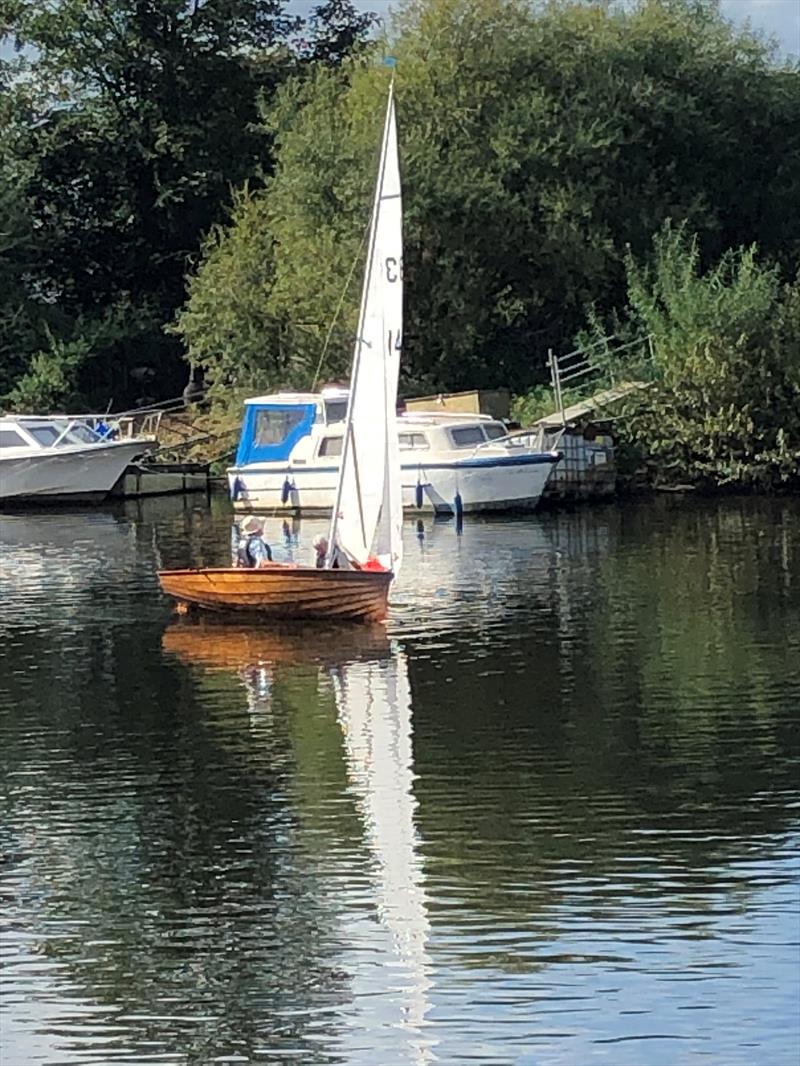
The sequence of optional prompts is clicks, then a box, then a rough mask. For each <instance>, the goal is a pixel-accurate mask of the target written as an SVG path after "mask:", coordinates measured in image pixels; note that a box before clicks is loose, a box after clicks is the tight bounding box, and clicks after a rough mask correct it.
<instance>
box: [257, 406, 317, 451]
mask: <svg viewBox="0 0 800 1066" xmlns="http://www.w3.org/2000/svg"><path fill="white" fill-rule="evenodd" d="M305 417H306V409H305V407H265V408H262V409H261V410H260V411H258V412H257V414H256V424H255V433H254V434H253V439H254V443H255V445H256V447H258V448H261V447H264V446H265V445H270V444H280V443H281V441H284V440H286V438H287V437H288V435H289V434H290V433H291V431H292V430H293V429H294V428H295V426H297V425H299V424H300V423H301V422H302V421H303V419H304V418H305Z"/></svg>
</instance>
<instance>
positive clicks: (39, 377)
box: [8, 331, 91, 414]
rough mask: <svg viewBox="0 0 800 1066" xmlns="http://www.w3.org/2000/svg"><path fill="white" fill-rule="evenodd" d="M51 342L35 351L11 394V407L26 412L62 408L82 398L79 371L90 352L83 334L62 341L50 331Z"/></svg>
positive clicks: (9, 399) (36, 412)
mask: <svg viewBox="0 0 800 1066" xmlns="http://www.w3.org/2000/svg"><path fill="white" fill-rule="evenodd" d="M47 340H48V342H49V346H48V347H47V348H46V349H44V350H42V351H39V352H36V353H35V354H34V356H33V358H32V359H31V361H30V366H29V367H28V370H27V371H26V372H25V374H23V375H22V377H21V378H19V379H18V380H17V382H16V384H15V385H14V388H13V389H12V390H11V392H10V393H9V395H8V404H9V407H10V408H11V410H13V411H21V412H25V413H26V414H38V413H46V412H51V411H59V410H62V409H66V408H68V407H70V406H74V405H75V404H76V403H77V402H78V401H79V393H78V372H79V371H80V370H81V368H82V367H83V366H84V364H85V363H86V360H87V359H88V357H89V355H90V354H91V352H90V348H89V345H88V344H87V342H86V341H85V340H84V339H83V338H80V339H78V340H75V341H62V340H59V339H57V338H56V337H54V336H53V335H52V334H51V333H50V332H49V331H48V335H47Z"/></svg>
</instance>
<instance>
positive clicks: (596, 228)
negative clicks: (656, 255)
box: [178, 0, 800, 390]
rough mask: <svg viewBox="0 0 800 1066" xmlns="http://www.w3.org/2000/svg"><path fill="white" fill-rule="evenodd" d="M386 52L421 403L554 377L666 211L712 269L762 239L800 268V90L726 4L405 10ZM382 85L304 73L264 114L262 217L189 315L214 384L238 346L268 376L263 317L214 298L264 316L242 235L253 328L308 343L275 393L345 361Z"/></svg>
mask: <svg viewBox="0 0 800 1066" xmlns="http://www.w3.org/2000/svg"><path fill="white" fill-rule="evenodd" d="M387 49H391V51H392V52H394V53H395V54H396V56H397V59H398V67H397V70H398V74H397V96H398V116H399V125H400V139H401V157H402V165H403V170H404V184H405V209H406V210H405V244H406V262H405V277H406V292H407V302H406V317H407V328H406V336H405V345H404V374H405V378H406V382H405V384H406V387H407V388H416V389H436V390H439V389H446V388H451V389H456V388H465V387H475V386H492V385H498V384H503V385H510V386H511V387H512V388H513V389H523V388H525V387H527V386H530V385H531V384H534V383H536V382H537V381H538V380H541V379H542V376H543V356H544V352H545V351H546V350H547V348H548V346H553V347H559V346H561V345H563V344H564V343H569V340H570V338H571V337H573V336H574V335H575V334H576V333H577V331H578V330H579V329H580V328H581V326H582V325H583V323H584V320H585V309H586V307H587V305H588V304H590V303H596V304H597V305H598V306H599V307H600V308H601V309H608V308H611V307H613V306H619V305H621V304H622V303H623V302H624V294H625V268H624V260H625V249H626V248H627V247H630V248H631V249H632V250H633V252H634V254H640V255H641V254H644V253H645V251H646V250H647V248H648V247H649V242H650V239H651V236H652V234H653V233H654V232H656V231H657V230H658V228H659V227H660V225H661V224H662V223H663V221H664V220H665V219H669V218H674V219H677V220H679V221H680V220H686V221H687V222H688V224H689V225H690V226H691V227H692V229H693V230H694V231H695V232H697V233H698V235H699V236H698V239H699V247H700V252H701V256H703V257H707V258H708V259H709V260H713V259H716V258H718V257H719V255H721V254H722V253H723V252H724V251H725V249H726V248H729V247H735V246H737V245H739V244H747V243H749V242H751V241H753V240H756V239H758V241H759V244H760V247H761V248H762V251H763V253H764V254H766V255H768V256H772V257H775V258H777V259H778V260H779V261H780V262H781V264H782V266H783V269H784V270H785V271H787V270H788V269H789V265H790V264H791V263H792V262H793V261H794V260H795V258H796V255H797V252H798V249H800V216H798V213H797V211H796V210H794V206H793V205H794V204H796V202H797V197H798V193H799V192H800V189H799V188H798V181H799V180H800V79H798V78H797V75H796V74H795V73H792V72H791V71H790V70H788V69H785V70H784V69H781V68H779V67H777V66H776V65H775V63H774V61H773V58H772V53H771V51H770V47H769V46H768V45H766V44H765V43H763V42H762V41H760V40H759V39H757V38H755V37H753V36H752V35H751V34H750V33H748V32H744V31H740V30H737V29H734V28H733V27H732V26H731V25H730V24H729V23H728V22H726V21H725V20H724V19H723V18H722V17H721V16H720V14H719V12H718V11H717V10H716V8H715V7H714V6H710V5H708V4H702V3H698V2H694V0H640V2H639V3H637V4H636V5H635V6H632V7H631V6H628V5H626V6H619V5H610V4H607V3H601V2H599V0H598V2H596V3H583V2H578V0H563V2H556V0H554V2H551V3H547V2H543V3H540V4H532V3H529V2H526V0H436V2H435V3H434V2H432V0H410V2H408V3H406V4H405V5H404V6H403V7H402V8H401V10H400V15H399V16H398V19H397V21H396V24H395V27H394V30H393V36H392V38H391V39H390V40H382V41H380V42H378V44H377V45H376V49H375V51H376V53H377V55H378V56H380V54H381V53H382V52H383V51H385V50H387ZM386 83H387V78H386V74H385V72H384V71H382V70H381V69H380V67H379V66H378V65H377V64H376V63H374V62H372V63H370V62H364V61H363V60H359V61H357V62H352V63H349V64H348V65H347V66H346V69H345V70H336V71H333V72H330V73H327V72H324V71H320V72H318V73H317V75H316V76H315V77H314V78H311V79H290V80H289V81H288V82H287V84H286V85H285V86H284V87H283V88H282V89H281V91H280V92H279V93H278V94H277V96H276V100H275V103H274V105H273V106H271V107H269V108H268V109H267V112H266V120H267V121H266V131H267V136H269V137H270V138H274V142H275V144H276V149H277V166H276V170H275V173H274V175H273V176H272V177H271V179H270V180H269V181H268V183H267V186H266V188H265V190H264V191H263V192H262V191H260V190H255V191H254V193H253V196H254V198H255V199H256V200H257V201H261V200H263V204H264V206H263V207H261V208H257V207H253V206H249V205H248V207H247V208H246V209H244V208H242V209H241V214H236V215H235V216H234V219H233V226H232V229H231V230H230V231H229V233H228V235H227V236H225V235H220V234H218V235H217V236H216V238H215V241H214V243H213V245H212V246H211V247H210V249H209V252H208V255H209V259H208V267H206V266H201V268H200V271H199V273H198V275H197V277H196V278H195V280H194V281H193V283H192V290H191V298H190V300H189V303H188V305H187V308H186V310H185V312H184V313H183V314H182V315H181V316H180V318H179V323H178V330H179V332H180V333H181V334H182V335H183V337H184V340H185V343H186V345H187V348H188V351H189V355H190V358H191V359H192V360H194V361H196V362H199V363H201V364H203V365H205V366H206V367H207V368H208V369H209V370H210V372H211V376H212V378H213V377H214V375H217V376H218V377H219V379H220V380H223V379H224V380H225V381H227V382H230V381H234V380H235V379H236V376H237V373H238V371H237V368H236V366H235V365H233V366H231V365H230V363H229V362H226V360H225V358H223V355H222V353H223V352H232V351H234V350H235V348H236V345H237V343H238V337H239V336H240V335H241V336H242V337H246V338H247V340H246V342H245V343H246V344H247V345H248V352H251V353H253V354H252V358H250V357H248V361H247V370H246V373H247V375H249V376H251V377H252V374H253V369H254V367H256V366H257V365H258V357H257V355H256V350H255V347H254V346H253V345H252V344H251V343H250V339H251V333H250V331H251V330H252V325H253V319H252V318H251V317H248V316H245V317H242V318H241V319H238V318H237V315H236V312H235V311H233V312H231V309H230V308H229V307H228V308H223V306H222V305H223V297H222V296H221V294H220V293H219V292H215V285H216V284H217V277H218V273H217V272H218V270H219V264H220V263H221V261H222V259H225V261H226V264H227V266H226V269H227V270H228V271H229V273H230V276H231V277H233V276H237V289H238V290H239V293H240V303H241V304H243V305H244V304H247V305H249V301H248V300H247V298H246V297H245V296H244V292H243V291H242V289H241V288H240V287H247V286H248V284H251V282H250V280H249V279H248V276H247V273H246V271H244V270H242V271H239V269H238V267H237V263H236V255H237V252H236V249H237V248H238V249H242V248H243V247H244V245H245V244H247V242H252V243H253V244H255V243H256V242H259V241H260V242H262V243H265V244H269V247H270V249H271V252H270V256H269V257H268V258H267V259H265V260H264V263H263V265H262V267H261V268H260V269H259V272H258V275H257V276H254V277H253V278H252V286H253V292H254V293H255V292H257V293H258V301H260V303H261V304H262V305H263V308H264V310H263V312H261V314H262V315H263V316H265V320H266V321H268V322H269V323H270V324H271V326H274V327H275V328H278V327H280V329H281V330H282V331H283V333H284V335H286V330H287V329H291V330H293V331H295V332H297V331H300V330H302V335H301V336H300V337H299V338H298V347H297V349H296V356H297V358H296V359H294V360H292V361H290V362H289V363H287V362H286V360H285V359H283V358H281V359H276V358H275V350H274V348H273V347H270V346H269V345H265V348H264V354H263V360H262V363H261V368H262V379H263V381H264V382H265V383H270V382H271V383H274V384H279V383H294V384H303V385H309V384H311V382H312V381H313V380H314V376H315V372H316V368H317V365H318V363H319V361H320V358H321V357H322V358H323V366H322V370H321V373H322V374H340V373H341V371H342V368H343V367H346V366H347V364H348V362H349V358H350V350H351V345H352V331H353V328H354V320H355V311H354V308H355V303H356V301H357V291H358V286H357V285H350V286H349V288H348V295H347V298H346V300H345V303H344V309H343V314H342V315H341V316H338V317H337V307H338V306H339V303H340V301H341V297H342V292H343V289H344V285H345V280H346V279H347V278H348V277H349V276H350V273H351V268H352V265H353V263H354V262H355V261H356V260H357V256H358V253H359V248H360V247H361V242H362V235H363V230H364V225H365V222H366V219H367V213H368V211H369V203H370V188H371V185H372V182H373V180H374V165H375V145H376V143H377V139H378V137H379V128H380V121H381V111H382V101H383V99H384V98H385V91H386ZM743 131H744V132H743ZM743 137H744V138H745V141H744V142H743ZM751 145H752V146H753V147H752V150H751ZM743 190H746V192H745V193H743ZM254 225H257V226H265V227H267V231H268V232H267V234H265V235H263V236H256V234H255V233H254V232H253V231H252V228H251V227H252V226H254ZM237 231H240V232H237ZM228 242H230V243H228ZM206 270H208V272H207V273H206ZM200 306H202V307H203V308H204V314H203V319H202V322H201V319H200V318H199V317H198V315H197V314H196V311H197V308H198V307H200ZM223 315H224V316H225V322H226V326H225V330H226V340H225V344H224V345H223V344H222V342H221V341H218V340H217V339H216V338H215V329H216V327H215V324H214V323H215V321H217V320H218V319H219V317H220V316H223ZM334 320H336V325H337V332H334V333H333V334H331V340H330V342H329V343H328V345H327V347H325V339H326V337H327V336H328V327H329V325H330V323H331V322H332V321H334ZM309 331H310V332H309ZM267 335H268V330H267V329H265V330H264V333H263V336H264V337H265V338H266V337H267Z"/></svg>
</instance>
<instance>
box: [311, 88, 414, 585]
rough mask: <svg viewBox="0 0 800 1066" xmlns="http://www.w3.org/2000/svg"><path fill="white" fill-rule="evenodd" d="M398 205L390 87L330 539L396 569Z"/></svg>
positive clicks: (359, 558) (398, 547) (400, 276)
mask: <svg viewBox="0 0 800 1066" xmlns="http://www.w3.org/2000/svg"><path fill="white" fill-rule="evenodd" d="M402 224H403V209H402V198H401V188H400V167H399V160H398V152H397V127H396V122H395V113H394V96H393V91H392V89H390V90H389V103H388V106H387V109H386V122H385V124H384V131H383V145H382V149H381V158H380V166H379V169H378V181H377V185H376V189H375V202H374V206H373V212H372V223H371V227H370V241H369V248H368V251H367V265H366V271H365V274H364V287H363V291H362V296H361V310H360V314H359V324H358V334H357V337H356V345H355V354H354V358H353V371H352V377H351V381H350V399H349V404H348V413H347V423H346V427H347V428H346V431H345V440H344V447H343V450H342V465H341V471H340V474H339V486H338V490H337V504H336V507H335V508H334V513H333V518H332V520H331V536H330V538H329V543H330V544H331V546H333V544H334V543H336V542H338V543H339V544H340V545H341V546H342V547H343V548H344V550H345V551H346V552H347V554H348V555H349V556H350V557H351V558H352V559H354V560H355V561H356V562H357V563H360V564H364V563H366V562H367V560H368V559H369V558H370V556H375V557H377V559H378V561H379V562H380V563H381V564H382V565H383V566H384V567H386V568H387V569H391V570H393V571H394V572H395V573H397V571H398V569H399V567H400V562H401V557H402V540H401V532H402V500H401V490H400V456H399V451H398V444H397V430H396V426H395V413H396V407H397V379H398V373H399V370H400V349H401V345H402V337H403V234H402Z"/></svg>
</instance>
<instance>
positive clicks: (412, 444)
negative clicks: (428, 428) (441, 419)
mask: <svg viewBox="0 0 800 1066" xmlns="http://www.w3.org/2000/svg"><path fill="white" fill-rule="evenodd" d="M397 440H398V443H399V445H400V450H401V451H408V450H412V451H413V450H417V451H418V450H419V449H421V448H429V447H430V445H429V444H428V438H427V437H426V436H425V434H424V433H399V434H398V435H397Z"/></svg>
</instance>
